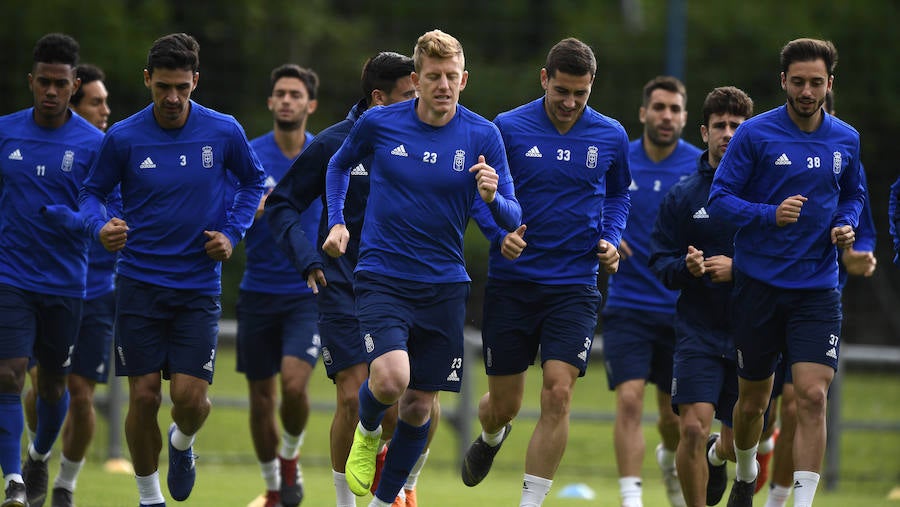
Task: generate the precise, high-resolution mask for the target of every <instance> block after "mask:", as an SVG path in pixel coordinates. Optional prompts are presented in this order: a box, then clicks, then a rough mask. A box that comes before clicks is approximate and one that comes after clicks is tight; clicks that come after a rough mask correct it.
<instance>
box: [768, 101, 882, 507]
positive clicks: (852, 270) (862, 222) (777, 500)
mask: <svg viewBox="0 0 900 507" xmlns="http://www.w3.org/2000/svg"><path fill="white" fill-rule="evenodd" d="M823 107H824V109H825V112H826V113H828V114H830V115H834V114H835V108H834V93H833V91H832V90H828V92H826V94H825V104H824V106H823ZM860 177H861V178H862V185H863V189H864V191H865V201H864V203H863V208H862V211H861V212H860V214H859V226H858V227H857V228H856V231H855V232H856V238H855V239H854V241H853V245H852V246H850V248H845V249H842V250H841V251H840V252H839V255H840V256H841V262H840V264H838V268H839V269H840V272H839V275H838V286H839V287H840V288H841V291H842V292H843V290H844V286H845V285H846V284H847V280H848V278H849V275H854V276H864V277H869V276H872V274H873V273H874V272H875V267H876V266H877V260H876V259H875V255H874V253H873V252H874V251H875V239H876V232H875V222H874V220H873V218H872V206H871V200H870V199H869V189H868V184H867V183H866V172H865V168H863V167H862V165H860ZM779 369H782V370H783V371H781V372H777V373H776V375H775V387H774V390H775V391H776V392H777V391H778V390H779V388H780V390H781V392H780V395H781V396H780V398H781V403H780V405H777V406H778V407H779V413H778V418H779V420H780V422H781V425H780V428H779V436H778V439H777V440H775V441H774V442H773V450H772V452H771V453H770V456H772V455H774V463H772V465H771V468H772V473H771V476H772V482H771V484H770V486H769V495H768V497H767V499H766V504H765V506H764V507H784V506H785V504H786V502H787V499H788V496H790V494H791V490H792V489H793V484H794V481H793V469H794V458H793V446H794V434H795V431H796V428H797V403H796V395H795V393H794V385H793V379H792V378H791V372H790V368H784V365H783V362H782V364H781V365H779ZM779 374H781V375H779ZM780 376H781V377H783V378H781V379H779V377H780ZM779 380H781V385H779ZM776 400H777V398H776ZM776 403H777V401H773V405H772V406H775V404H776ZM770 410H772V409H770ZM768 426H771V424H770V425H768ZM768 430H769V428H768V427H767V428H766V429H765V430H764V431H763V438H760V447H762V441H763V440H764V438H765V433H766V432H767V431H768ZM761 454H762V451H759V452H758V453H757V461H758V462H759V463H760V471H759V477H758V478H757V483H756V491H757V492H758V491H759V490H760V489H762V486H763V485H764V483H765V474H764V473H763V472H764V468H763V466H764V465H765V464H766V462H765V457H763V459H760V455H761ZM761 482H762V484H761Z"/></svg>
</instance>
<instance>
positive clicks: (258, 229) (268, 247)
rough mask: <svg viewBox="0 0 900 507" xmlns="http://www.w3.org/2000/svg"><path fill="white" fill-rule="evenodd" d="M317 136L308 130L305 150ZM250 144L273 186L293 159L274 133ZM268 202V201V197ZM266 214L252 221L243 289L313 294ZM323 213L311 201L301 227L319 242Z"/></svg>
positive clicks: (319, 206)
mask: <svg viewBox="0 0 900 507" xmlns="http://www.w3.org/2000/svg"><path fill="white" fill-rule="evenodd" d="M314 138H315V136H313V135H312V134H310V133H309V132H307V133H306V142H305V143H304V145H303V147H304V150H305V149H306V148H308V147H309V146H310V144H311V143H312V142H313V139H314ZM250 146H251V147H253V151H254V152H255V153H256V156H257V157H259V160H260V162H262V165H263V168H264V169H265V171H266V181H265V187H266V189H267V190H270V189H273V188H274V187H275V186H276V185H277V183H278V182H279V181H280V180H281V178H283V177H284V175H285V174H286V173H287V172H288V169H290V167H291V164H292V163H293V159H290V158H287V157H285V156H284V153H283V152H282V151H281V148H280V147H279V146H278V143H276V142H275V135H274V133H273V132H269V133H267V134H264V135H262V136H260V137H257V138H256V139H253V140H252V141H250ZM301 153H302V152H301ZM295 158H296V157H295ZM266 201H267V202H268V198H266ZM267 213H269V210H268V208H266V209H265V210H264V212H263V215H262V216H260V217H259V218H257V219H256V220H254V221H253V225H251V226H250V228H249V229H248V230H247V235H246V237H245V238H244V246H245V249H246V252H247V263H246V266H245V268H244V276H243V278H241V285H240V287H241V289H242V290H247V291H254V292H262V293H266V294H312V290H311V289H310V288H309V287H307V286H306V277H305V276H302V275H301V272H298V270H297V269H296V268H295V267H294V266H293V264H292V263H291V260H290V259H289V258H288V257H287V255H285V253H284V251H283V250H281V249H280V248H278V247H277V246H276V240H275V236H274V235H273V234H272V231H271V229H270V228H269V224H268V221H267V218H266V216H265V215H266V214H267ZM321 216H322V205H321V203H320V202H319V201H315V202H312V203H311V204H310V206H309V208H308V209H306V210H305V211H304V212H303V213H301V214H300V222H301V228H302V230H303V231H304V232H305V234H306V237H307V240H308V241H309V242H313V241H316V237H317V236H318V234H319V219H320V218H321Z"/></svg>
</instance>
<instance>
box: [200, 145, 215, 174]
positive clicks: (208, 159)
mask: <svg viewBox="0 0 900 507" xmlns="http://www.w3.org/2000/svg"><path fill="white" fill-rule="evenodd" d="M201 156H202V160H203V167H204V168H205V169H212V166H213V149H212V146H204V147H203V150H202V152H201Z"/></svg>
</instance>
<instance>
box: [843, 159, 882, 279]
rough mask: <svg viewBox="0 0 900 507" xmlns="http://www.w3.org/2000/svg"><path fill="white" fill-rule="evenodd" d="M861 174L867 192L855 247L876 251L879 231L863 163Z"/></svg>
mask: <svg viewBox="0 0 900 507" xmlns="http://www.w3.org/2000/svg"><path fill="white" fill-rule="evenodd" d="M859 168H860V172H859V176H860V178H861V179H862V186H863V191H864V192H865V200H864V201H863V207H862V211H860V212H859V225H858V226H857V227H856V231H855V232H856V239H855V240H854V241H853V249H854V250H858V251H860V252H873V253H874V252H875V240H876V236H877V233H876V232H875V221H874V219H873V218H872V204H871V199H869V183H868V181H866V169H865V167H863V165H862V163H860V165H859ZM840 257H841V251H840V250H838V267H839V268H840V270H839V273H838V287H839V288H840V289H841V290H844V286H846V285H847V278H848V277H849V276H850V275H849V273H847V268H845V267H844V263H843V262H841V261H840Z"/></svg>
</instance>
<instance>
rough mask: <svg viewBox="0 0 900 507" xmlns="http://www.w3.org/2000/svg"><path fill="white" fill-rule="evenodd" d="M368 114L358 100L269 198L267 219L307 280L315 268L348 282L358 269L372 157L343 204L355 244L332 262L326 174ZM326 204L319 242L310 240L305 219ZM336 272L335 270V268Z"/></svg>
mask: <svg viewBox="0 0 900 507" xmlns="http://www.w3.org/2000/svg"><path fill="white" fill-rule="evenodd" d="M365 110H366V102H365V100H361V101H360V102H358V103H357V104H356V105H355V106H353V108H352V109H351V110H350V112H349V113H348V114H347V118H346V119H344V120H343V121H340V122H338V123H336V124H334V125H332V126H330V127H328V128H326V129H325V130H323V131H322V132H319V134H318V135H317V136H316V138H315V139H313V141H312V143H310V145H309V146H307V147H306V149H304V150H303V153H301V154H300V156H299V157H297V158H296V159H295V160H294V163H293V164H292V165H291V168H290V170H288V172H287V174H285V175H284V177H283V178H282V179H281V181H279V182H278V185H276V186H275V190H273V191H272V193H271V194H269V197H267V198H266V214H265V217H266V219H267V220H268V222H269V228H270V230H271V232H272V234H273V236H274V237H275V241H276V242H277V243H278V244H279V246H280V247H281V249H282V250H283V251H284V252H285V254H286V255H287V257H288V259H290V261H291V262H292V263H293V264H294V267H295V268H296V269H297V271H299V272H300V273H302V274H303V278H304V279H306V278H307V276H308V275H309V272H310V271H311V270H313V269H323V270H324V271H325V277H326V280H328V281H329V283H331V281H332V280H335V279H337V276H334V275H337V273H340V277H341V279H343V280H346V281H352V274H353V270H354V269H355V268H356V262H357V260H358V257H359V237H360V232H361V231H362V224H363V217H364V215H365V211H366V201H367V200H368V198H369V171H368V169H367V168H368V167H369V166H370V165H371V157H369V158H368V159H367V160H365V161H363V162H362V163H360V164H359V165H357V166H356V167H354V168H353V169H352V170H351V171H350V181H349V185H348V188H347V196H346V199H345V201H344V218H345V219H346V225H347V230H348V231H349V232H350V241H349V243H348V244H347V251H346V253H344V255H342V256H340V257H337V258H333V257H330V256H328V255H324V254H323V253H322V250H321V247H322V243H324V242H325V238H326V236H327V234H328V209H327V206H325V173H326V171H327V169H328V161H329V160H331V156H332V155H334V154H335V152H337V150H338V148H340V147H341V143H343V142H344V139H346V138H347V135H348V134H349V133H350V128H351V127H352V126H353V123H354V122H356V120H357V119H359V117H360V115H362V113H363V112H364V111H365ZM317 202H318V203H321V204H322V212H321V219H320V222H319V224H318V226H317V229H318V231H319V234H318V238H317V239H316V240H315V241H314V242H313V241H310V239H309V237H308V236H307V234H306V231H305V226H304V224H303V220H302V219H301V216H302V215H303V214H304V212H305V211H306V210H307V209H308V208H310V207H311V206H315V203H317ZM332 269H334V270H337V271H336V272H332V271H331V270H332Z"/></svg>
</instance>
